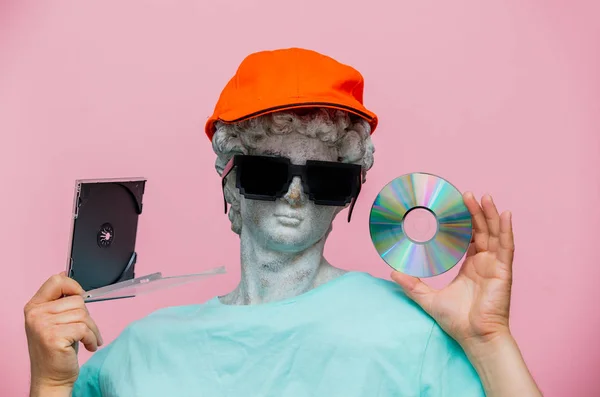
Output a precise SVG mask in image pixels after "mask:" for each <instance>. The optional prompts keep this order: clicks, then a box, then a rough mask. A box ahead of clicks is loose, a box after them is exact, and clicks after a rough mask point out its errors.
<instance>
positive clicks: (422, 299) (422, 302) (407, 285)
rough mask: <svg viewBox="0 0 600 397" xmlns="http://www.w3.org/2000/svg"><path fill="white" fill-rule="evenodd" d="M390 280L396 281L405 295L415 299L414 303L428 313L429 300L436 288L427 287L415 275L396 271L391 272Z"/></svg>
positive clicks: (431, 299)
mask: <svg viewBox="0 0 600 397" xmlns="http://www.w3.org/2000/svg"><path fill="white" fill-rule="evenodd" d="M391 277H392V280H394V281H395V282H396V284H398V285H399V286H400V287H402V289H403V290H404V292H405V293H406V295H407V296H408V297H409V298H410V299H412V300H413V301H415V303H416V304H417V305H419V306H421V308H422V309H423V310H425V311H426V312H427V313H428V314H431V313H430V307H431V302H432V301H433V298H434V296H435V294H436V292H437V291H436V290H434V289H432V288H431V287H429V286H428V285H427V284H425V283H424V282H422V281H421V280H420V279H418V278H417V277H413V276H409V275H407V274H404V273H400V272H397V271H394V272H392V276H391Z"/></svg>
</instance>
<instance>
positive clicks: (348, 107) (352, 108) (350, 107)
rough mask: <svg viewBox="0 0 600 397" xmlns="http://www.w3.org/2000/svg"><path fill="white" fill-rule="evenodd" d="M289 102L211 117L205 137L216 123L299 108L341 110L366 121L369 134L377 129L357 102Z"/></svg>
mask: <svg viewBox="0 0 600 397" xmlns="http://www.w3.org/2000/svg"><path fill="white" fill-rule="evenodd" d="M290 102H291V101H290V100H289V99H288V100H287V101H285V102H282V103H280V104H273V105H271V106H268V107H263V108H257V109H248V110H246V111H242V110H238V111H230V112H226V113H224V114H222V115H219V116H216V115H213V116H212V117H211V118H209V119H208V121H207V122H206V126H205V132H206V135H207V136H208V138H209V139H210V140H212V137H213V135H214V133H215V127H214V124H215V122H216V121H222V122H223V123H226V124H231V123H238V122H240V121H244V120H248V119H251V118H254V117H259V116H263V115H265V114H269V113H275V112H281V111H284V110H290V109H300V108H329V109H338V110H343V111H346V112H349V113H352V114H354V115H356V116H358V117H361V118H363V119H364V120H365V121H367V122H368V123H369V125H370V126H371V134H372V133H373V132H374V131H375V128H377V123H378V119H377V116H376V115H375V113H373V112H371V111H369V110H368V109H366V108H365V107H364V106H362V105H361V104H360V103H358V102H357V103H356V104H347V103H341V102H340V101H331V100H330V101H326V100H319V99H315V98H310V99H305V100H302V99H300V98H297V99H295V100H294V102H293V103H290Z"/></svg>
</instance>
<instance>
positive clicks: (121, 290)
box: [67, 178, 225, 302]
mask: <svg viewBox="0 0 600 397" xmlns="http://www.w3.org/2000/svg"><path fill="white" fill-rule="evenodd" d="M145 186H146V179H144V178H121V179H116V178H113V179H82V180H77V181H76V183H75V197H74V204H73V213H72V222H71V235H70V245H69V256H68V261H67V275H68V276H69V277H71V278H72V279H74V280H75V281H77V282H78V283H79V284H80V285H81V287H82V288H83V289H84V290H85V291H87V293H86V295H85V300H86V301H87V302H93V301H99V300H108V299H119V298H129V297H133V296H136V295H140V294H146V293H149V292H153V291H156V290H159V289H164V288H171V287H174V286H178V285H182V284H186V283H189V282H193V281H199V280H202V279H205V278H207V277H211V276H215V275H217V274H222V273H225V269H224V268H223V267H218V268H214V269H211V270H208V271H205V272H202V273H196V274H188V275H179V276H170V277H163V275H162V273H153V274H150V275H146V276H143V277H136V275H135V271H136V269H135V267H136V262H137V261H138V253H137V252H136V249H135V245H136V238H137V231H138V219H139V217H140V215H141V214H142V208H143V205H142V199H143V196H144V190H145Z"/></svg>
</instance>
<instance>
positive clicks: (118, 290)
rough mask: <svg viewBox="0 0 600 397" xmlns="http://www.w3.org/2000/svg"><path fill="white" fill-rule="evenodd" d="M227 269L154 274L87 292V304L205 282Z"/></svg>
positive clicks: (222, 267) (85, 297)
mask: <svg viewBox="0 0 600 397" xmlns="http://www.w3.org/2000/svg"><path fill="white" fill-rule="evenodd" d="M225 273H226V271H225V267H224V266H220V267H216V268H213V269H210V270H207V271H204V272H201V273H192V274H185V275H180V276H169V277H163V275H162V273H160V272H158V273H152V274H149V275H147V276H142V277H137V278H134V279H131V280H126V281H121V282H119V283H116V284H112V285H108V286H106V287H101V288H96V289H92V290H89V291H86V293H85V295H84V300H85V302H98V301H105V300H111V299H120V298H129V297H134V296H138V295H144V294H148V293H151V292H154V291H158V290H164V289H167V288H172V287H176V286H180V285H183V284H187V283H191V282H197V281H201V280H205V279H207V278H210V277H214V276H216V275H219V274H225Z"/></svg>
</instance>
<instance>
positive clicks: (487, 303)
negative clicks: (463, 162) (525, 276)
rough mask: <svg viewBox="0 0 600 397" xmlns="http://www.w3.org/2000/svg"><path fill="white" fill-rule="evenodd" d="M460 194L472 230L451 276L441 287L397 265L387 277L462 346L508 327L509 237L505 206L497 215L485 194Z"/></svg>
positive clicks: (504, 331)
mask: <svg viewBox="0 0 600 397" xmlns="http://www.w3.org/2000/svg"><path fill="white" fill-rule="evenodd" d="M463 199H464V203H465V205H466V206H467V208H468V210H469V212H470V213H471V215H472V218H473V224H474V233H473V238H472V242H471V245H470V247H469V250H468V252H467V256H466V259H465V261H464V262H463V265H462V267H461V269H460V271H459V273H458V275H457V276H456V278H455V279H454V280H453V281H452V282H451V283H450V284H449V285H448V286H447V287H445V288H443V289H441V290H434V289H432V288H430V287H429V286H428V285H427V284H425V283H423V282H422V281H421V280H420V279H419V278H417V277H412V276H409V275H407V274H404V273H400V272H398V271H394V272H393V273H392V279H393V280H394V281H395V282H396V283H398V284H399V285H400V286H401V287H402V288H403V289H404V291H405V292H406V294H407V295H408V296H409V297H410V298H411V299H413V300H414V301H415V302H416V303H417V304H418V305H419V306H421V307H422V308H423V310H425V311H426V312H427V313H428V314H429V315H430V316H432V317H433V318H434V319H435V320H436V322H437V323H438V324H439V325H440V327H441V328H442V329H443V330H444V331H445V332H446V333H448V334H449V335H450V336H451V337H452V338H454V339H455V340H456V341H457V342H458V343H459V344H461V345H462V347H463V348H465V350H466V347H470V346H471V345H477V344H480V343H485V342H486V341H489V340H492V339H494V338H495V337H496V336H502V335H505V334H508V333H509V329H508V316H509V309H510V291H511V284H512V262H513V252H514V240H513V232H512V220H511V213H510V212H508V211H507V212H504V213H502V215H499V214H498V210H497V209H496V206H495V205H494V202H493V200H492V198H491V197H490V196H484V197H483V198H482V200H481V205H480V204H479V203H478V202H477V200H476V199H475V197H474V196H473V194H471V193H466V194H464V195H463Z"/></svg>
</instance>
